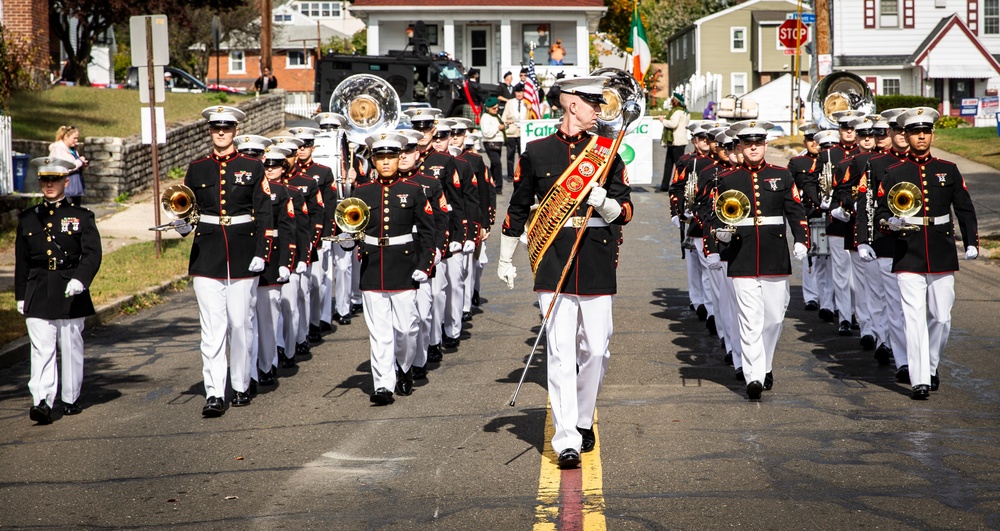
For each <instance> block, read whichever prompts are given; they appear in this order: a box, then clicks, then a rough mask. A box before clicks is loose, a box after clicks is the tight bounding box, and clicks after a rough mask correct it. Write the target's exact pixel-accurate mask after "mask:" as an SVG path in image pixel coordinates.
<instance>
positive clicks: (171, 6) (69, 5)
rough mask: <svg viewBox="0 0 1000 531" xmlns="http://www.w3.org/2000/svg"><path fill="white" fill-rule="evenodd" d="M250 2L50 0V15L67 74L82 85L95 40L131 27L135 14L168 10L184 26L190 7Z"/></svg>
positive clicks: (225, 7)
mask: <svg viewBox="0 0 1000 531" xmlns="http://www.w3.org/2000/svg"><path fill="white" fill-rule="evenodd" d="M246 4H247V0H176V1H171V0H149V1H146V2H135V1H133V0H50V1H49V17H50V19H51V20H52V22H53V24H52V31H53V33H55V36H56V38H58V39H59V42H61V43H62V46H63V49H64V50H65V51H66V56H67V57H66V66H65V68H64V69H63V78H64V79H66V80H67V81H74V82H76V83H77V84H79V85H90V79H89V77H88V76H87V65H88V64H90V61H91V59H92V57H91V51H92V50H93V48H94V44H95V43H96V42H98V41H99V40H100V39H103V38H104V36H105V35H107V34H108V30H109V29H111V28H112V27H114V26H116V25H118V26H120V27H121V26H125V27H127V23H128V19H129V17H131V16H134V15H146V14H165V15H167V17H168V18H169V19H170V20H171V25H173V26H175V27H184V26H185V25H186V24H187V23H188V22H189V20H188V19H187V18H186V16H187V15H188V11H187V9H188V8H191V7H195V8H196V7H205V8H211V9H214V10H228V9H232V8H234V7H238V6H243V5H246Z"/></svg>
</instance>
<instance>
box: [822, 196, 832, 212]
mask: <svg viewBox="0 0 1000 531" xmlns="http://www.w3.org/2000/svg"><path fill="white" fill-rule="evenodd" d="M831 201H833V198H832V197H827V198H826V199H823V201H822V202H821V203H820V204H819V208H820V210H830V202H831Z"/></svg>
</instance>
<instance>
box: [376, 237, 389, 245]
mask: <svg viewBox="0 0 1000 531" xmlns="http://www.w3.org/2000/svg"><path fill="white" fill-rule="evenodd" d="M387 245H389V237H388V236H379V237H378V246H379V247H385V246H387Z"/></svg>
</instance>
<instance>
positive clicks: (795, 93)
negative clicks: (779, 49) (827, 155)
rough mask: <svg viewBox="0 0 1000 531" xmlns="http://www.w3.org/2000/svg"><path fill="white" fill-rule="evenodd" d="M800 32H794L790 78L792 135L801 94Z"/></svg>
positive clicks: (797, 123)
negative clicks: (793, 70) (791, 73)
mask: <svg viewBox="0 0 1000 531" xmlns="http://www.w3.org/2000/svg"><path fill="white" fill-rule="evenodd" d="M798 15H799V20H800V21H801V20H802V0H799V9H798ZM802 37H803V35H802V32H796V33H795V61H794V64H795V76H794V77H793V78H792V136H797V135H798V134H799V121H798V114H799V101H798V100H799V98H801V97H802V94H800V93H799V83H800V82H801V78H802V73H801V71H802V65H801V63H800V62H799V61H801V59H802Z"/></svg>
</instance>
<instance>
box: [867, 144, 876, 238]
mask: <svg viewBox="0 0 1000 531" xmlns="http://www.w3.org/2000/svg"><path fill="white" fill-rule="evenodd" d="M865 180H866V181H867V183H866V184H865V215H866V216H868V219H867V223H866V224H865V225H866V227H865V228H866V229H867V230H868V245H871V244H872V241H873V240H874V239H875V194H874V193H873V192H872V187H873V185H874V183H873V182H872V164H871V161H870V160H869V162H868V164H867V165H866V166H865Z"/></svg>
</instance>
